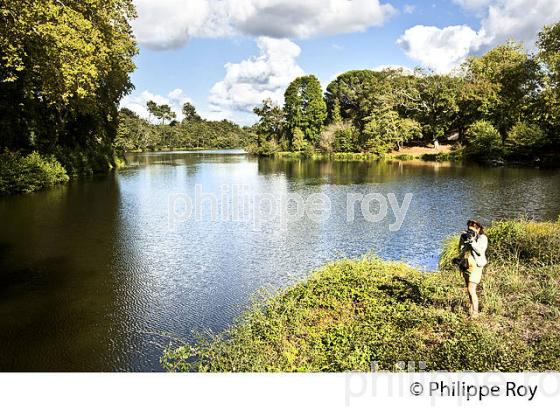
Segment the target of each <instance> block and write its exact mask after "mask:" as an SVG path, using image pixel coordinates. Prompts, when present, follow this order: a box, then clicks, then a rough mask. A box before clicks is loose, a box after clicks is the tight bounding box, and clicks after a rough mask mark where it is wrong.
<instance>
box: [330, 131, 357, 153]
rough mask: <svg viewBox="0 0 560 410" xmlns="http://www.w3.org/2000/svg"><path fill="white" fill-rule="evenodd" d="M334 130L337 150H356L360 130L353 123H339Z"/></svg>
mask: <svg viewBox="0 0 560 410" xmlns="http://www.w3.org/2000/svg"><path fill="white" fill-rule="evenodd" d="M337 127H338V128H337V129H336V130H335V132H334V150H335V152H355V151H356V146H357V144H358V131H357V130H356V128H355V127H353V126H352V125H338V126H337Z"/></svg>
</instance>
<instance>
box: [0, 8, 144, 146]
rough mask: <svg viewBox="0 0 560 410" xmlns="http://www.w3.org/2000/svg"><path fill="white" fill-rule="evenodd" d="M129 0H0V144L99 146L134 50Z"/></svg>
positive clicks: (105, 141)
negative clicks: (0, 130)
mask: <svg viewBox="0 0 560 410" xmlns="http://www.w3.org/2000/svg"><path fill="white" fill-rule="evenodd" d="M135 13H136V12H135V9H134V6H133V3H132V0H88V1H82V0H64V1H57V0H44V1H36V0H3V1H2V7H1V8H0V128H1V129H2V133H1V135H0V145H1V146H4V147H8V148H11V149H18V148H21V149H25V150H31V149H38V150H39V151H54V149H55V148H57V149H58V148H60V147H68V148H71V149H80V150H82V151H85V150H91V151H100V150H105V148H106V147H110V146H111V143H112V140H113V139H114V137H115V135H116V127H117V121H118V114H117V111H118V102H119V100H120V99H121V97H122V96H123V95H125V94H126V93H127V92H129V91H130V90H131V89H132V84H131V82H130V78H129V74H130V72H132V71H133V69H134V63H133V60H132V58H133V56H134V55H135V54H136V53H137V49H136V45H135V41H134V38H133V36H132V29H131V27H130V23H129V22H130V21H131V20H132V19H133V18H134V17H135V15H136V14H135Z"/></svg>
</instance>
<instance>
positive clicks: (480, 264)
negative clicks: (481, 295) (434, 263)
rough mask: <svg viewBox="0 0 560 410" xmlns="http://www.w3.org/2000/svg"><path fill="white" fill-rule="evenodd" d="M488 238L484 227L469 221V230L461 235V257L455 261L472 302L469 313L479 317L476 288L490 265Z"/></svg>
mask: <svg viewBox="0 0 560 410" xmlns="http://www.w3.org/2000/svg"><path fill="white" fill-rule="evenodd" d="M487 248H488V237H487V236H486V235H485V234H484V227H483V226H482V224H481V223H480V222H478V221H474V220H469V221H468V222H467V230H466V231H465V232H463V233H462V234H461V238H460V240H459V257H458V258H455V259H454V260H453V262H454V263H456V264H457V265H458V266H459V269H460V271H461V273H462V274H463V278H464V279H465V285H466V287H467V293H468V295H469V300H470V304H471V306H470V309H469V312H470V314H471V316H473V317H475V316H477V315H478V296H477V294H476V287H477V285H478V284H479V283H480V280H481V279H482V269H483V268H484V266H485V265H486V264H487V263H488V262H487V260H486V249H487Z"/></svg>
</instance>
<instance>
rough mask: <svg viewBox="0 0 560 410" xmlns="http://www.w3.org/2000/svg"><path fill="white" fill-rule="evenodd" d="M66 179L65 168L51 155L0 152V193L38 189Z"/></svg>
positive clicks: (17, 192) (25, 191)
mask: <svg viewBox="0 0 560 410" xmlns="http://www.w3.org/2000/svg"><path fill="white" fill-rule="evenodd" d="M67 181H68V175H67V174H66V170H65V169H64V168H63V167H62V165H61V164H60V163H59V162H58V161H57V160H56V159H55V158H54V157H53V156H41V155H40V154H39V153H37V152H32V153H31V154H29V155H26V156H23V155H20V154H15V153H11V152H8V151H6V152H4V153H3V154H0V195H9V194H19V193H28V192H33V191H39V190H41V189H45V188H48V187H52V186H54V185H56V184H60V183H64V182H67Z"/></svg>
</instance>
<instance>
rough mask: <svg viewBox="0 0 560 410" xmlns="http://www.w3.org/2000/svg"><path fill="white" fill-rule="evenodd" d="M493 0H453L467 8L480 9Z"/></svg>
mask: <svg viewBox="0 0 560 410" xmlns="http://www.w3.org/2000/svg"><path fill="white" fill-rule="evenodd" d="M491 2H492V0H453V3H455V4H458V5H459V6H461V7H462V8H464V9H466V10H473V11H479V10H482V9H484V8H486V7H487V6H488V5H489V4H490V3H491Z"/></svg>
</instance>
